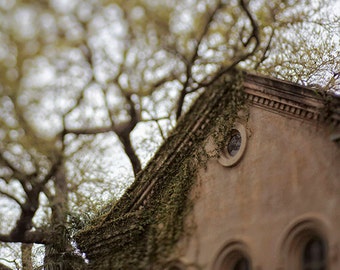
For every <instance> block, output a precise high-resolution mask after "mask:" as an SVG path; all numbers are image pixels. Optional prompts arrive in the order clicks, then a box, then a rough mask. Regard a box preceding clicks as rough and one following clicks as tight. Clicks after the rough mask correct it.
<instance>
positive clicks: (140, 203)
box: [75, 71, 246, 269]
mask: <svg viewBox="0 0 340 270" xmlns="http://www.w3.org/2000/svg"><path fill="white" fill-rule="evenodd" d="M242 88H243V80H242V74H241V73H240V72H237V71H233V72H231V73H229V74H226V75H225V76H224V77H222V78H220V79H219V81H217V82H216V83H215V84H214V85H211V86H210V87H207V89H205V91H204V92H203V93H202V95H201V96H200V97H199V98H198V99H197V100H196V102H195V103H194V104H193V106H192V107H191V109H190V110H189V111H188V113H187V114H186V115H185V116H183V117H182V118H181V119H180V120H179V122H178V124H177V127H176V128H175V129H174V131H173V132H172V133H171V134H170V136H169V138H168V139H167V140H166V141H165V142H164V144H163V145H162V146H161V147H160V149H159V151H158V152H157V153H156V155H155V157H154V158H153V159H152V160H151V161H150V163H149V164H148V165H147V166H146V168H145V169H144V170H143V171H142V172H141V173H140V174H139V175H138V176H137V178H136V181H135V182H134V183H133V184H132V186H131V187H130V188H129V189H128V190H127V192H126V193H125V194H124V195H123V197H122V198H121V199H120V200H119V201H118V202H117V203H116V204H115V205H114V206H113V207H112V209H111V210H110V211H109V212H108V213H107V214H105V215H102V216H99V217H98V218H96V219H95V220H93V221H92V222H91V224H90V225H89V226H87V227H85V228H84V229H82V230H81V231H80V232H79V233H78V234H77V235H76V237H75V239H76V241H77V243H78V246H79V247H80V249H81V250H82V251H84V252H85V253H86V254H87V256H88V259H89V260H90V264H89V268H90V269H99V268H100V269H164V265H165V264H166V263H167V261H168V259H169V258H170V257H171V254H172V253H173V251H174V249H175V248H176V243H177V242H178V241H179V239H180V238H181V237H182V236H183V235H184V233H189V232H188V231H187V230H186V228H185V222H184V221H185V218H186V216H187V214H188V213H190V210H191V206H192V202H191V201H190V199H189V198H190V196H189V194H190V191H191V189H192V187H193V185H194V184H195V180H196V178H197V173H198V171H199V169H200V168H204V167H205V166H206V162H207V161H208V160H209V159H210V158H212V157H216V156H218V154H219V153H218V151H216V152H213V153H210V152H209V153H208V152H207V151H206V148H205V145H206V142H207V139H208V138H213V140H214V143H215V145H216V149H222V148H223V147H224V145H225V142H226V140H227V138H228V136H229V135H230V132H231V130H232V128H233V125H234V123H235V120H236V119H237V118H238V112H239V111H241V110H243V109H245V108H246V105H245V96H244V94H243V91H242Z"/></svg>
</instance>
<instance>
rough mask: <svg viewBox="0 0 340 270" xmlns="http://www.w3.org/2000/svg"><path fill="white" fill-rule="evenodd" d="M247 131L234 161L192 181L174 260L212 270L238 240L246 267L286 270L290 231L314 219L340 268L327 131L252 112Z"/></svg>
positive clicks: (336, 194) (333, 163)
mask: <svg viewBox="0 0 340 270" xmlns="http://www.w3.org/2000/svg"><path fill="white" fill-rule="evenodd" d="M246 127H247V136H248V141H247V147H246V150H245V153H244V155H243V157H242V159H241V161H240V162H239V163H238V164H237V165H235V166H233V167H223V166H222V165H221V164H220V163H219V162H218V161H217V160H212V161H210V162H209V163H208V168H207V170H205V171H203V170H202V172H201V173H200V175H199V179H198V180H197V183H196V186H195V188H194V189H193V192H192V198H193V200H194V209H193V211H192V213H191V215H190V216H189V217H188V224H190V225H191V229H190V231H191V236H190V237H189V238H186V239H185V240H183V241H182V242H181V243H180V245H179V247H180V248H179V249H178V252H179V253H178V255H179V258H180V260H181V261H182V262H184V264H187V265H189V264H190V263H192V262H196V264H195V265H197V266H200V267H202V268H203V269H213V265H214V262H215V260H216V258H217V256H218V254H219V253H220V252H221V250H222V249H223V247H224V246H225V245H227V244H228V243H231V242H232V241H240V242H242V243H244V244H245V246H246V247H247V251H248V253H249V256H250V258H251V261H252V269H256V270H273V269H286V268H287V267H286V266H285V262H284V260H287V257H284V256H283V253H284V252H283V245H284V242H285V241H286V238H287V237H289V236H288V234H289V231H290V229H291V228H293V227H294V226H295V225H296V224H298V223H299V222H301V221H304V220H315V221H316V222H317V223H319V224H321V227H322V232H323V233H324V236H325V238H327V239H325V240H326V241H327V242H328V259H329V262H328V263H329V265H330V269H333V270H336V269H340V230H339V228H340V210H339V209H340V151H339V147H337V146H336V144H335V143H334V142H332V141H330V140H329V131H330V130H329V128H327V127H325V126H323V125H321V124H316V123H315V122H308V121H302V120H300V119H292V118H287V117H286V116H283V115H280V114H276V113H274V112H272V111H266V110H264V109H262V108H257V107H251V108H250V118H249V120H248V123H247V125H246ZM192 225H194V226H192ZM189 269H191V268H190V267H189ZM192 269H197V268H194V267H193V268H192ZM287 270H292V269H287Z"/></svg>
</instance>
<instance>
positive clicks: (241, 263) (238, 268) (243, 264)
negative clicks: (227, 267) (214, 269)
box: [233, 258, 250, 270]
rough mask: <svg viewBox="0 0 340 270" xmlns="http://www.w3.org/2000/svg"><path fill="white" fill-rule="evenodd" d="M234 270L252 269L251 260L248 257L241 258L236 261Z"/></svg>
mask: <svg viewBox="0 0 340 270" xmlns="http://www.w3.org/2000/svg"><path fill="white" fill-rule="evenodd" d="M233 270H250V267H249V261H248V260H247V259H246V258H241V259H239V260H238V261H237V262H236V263H235V266H234V268H233Z"/></svg>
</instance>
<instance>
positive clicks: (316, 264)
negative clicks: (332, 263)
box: [303, 237, 326, 270]
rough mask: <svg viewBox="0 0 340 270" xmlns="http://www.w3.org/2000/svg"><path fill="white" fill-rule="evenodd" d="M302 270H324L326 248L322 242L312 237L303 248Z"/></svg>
mask: <svg viewBox="0 0 340 270" xmlns="http://www.w3.org/2000/svg"><path fill="white" fill-rule="evenodd" d="M303 270H326V249H325V244H324V242H323V241H322V240H321V239H320V238H318V237H314V238H312V239H310V240H309V241H308V242H307V243H306V245H305V248H304V250H303Z"/></svg>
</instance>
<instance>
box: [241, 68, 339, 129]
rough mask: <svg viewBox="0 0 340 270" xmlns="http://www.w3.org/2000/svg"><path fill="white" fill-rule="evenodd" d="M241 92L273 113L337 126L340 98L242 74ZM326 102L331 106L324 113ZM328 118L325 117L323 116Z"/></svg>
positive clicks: (302, 87)
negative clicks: (242, 89) (322, 121)
mask: <svg viewBox="0 0 340 270" xmlns="http://www.w3.org/2000/svg"><path fill="white" fill-rule="evenodd" d="M244 92H245V94H246V97H247V99H248V100H249V102H250V103H251V104H252V105H253V106H256V107H260V108H262V109H265V110H269V111H272V112H273V113H277V114H281V115H284V116H289V117H293V118H298V119H301V120H307V121H319V120H326V118H327V120H328V121H330V122H332V123H333V124H335V125H339V123H340V99H339V98H337V97H334V96H331V95H324V96H322V95H321V94H320V93H318V92H317V91H314V90H312V89H310V88H307V87H304V86H301V85H298V84H294V83H291V82H286V81H282V80H278V79H273V78H268V77H266V76H260V75H255V74H251V73H246V74H245V79H244ZM327 103H328V105H329V103H332V104H331V106H330V110H329V112H326V110H325V109H326V106H327ZM327 113H328V115H325V114H327Z"/></svg>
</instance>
